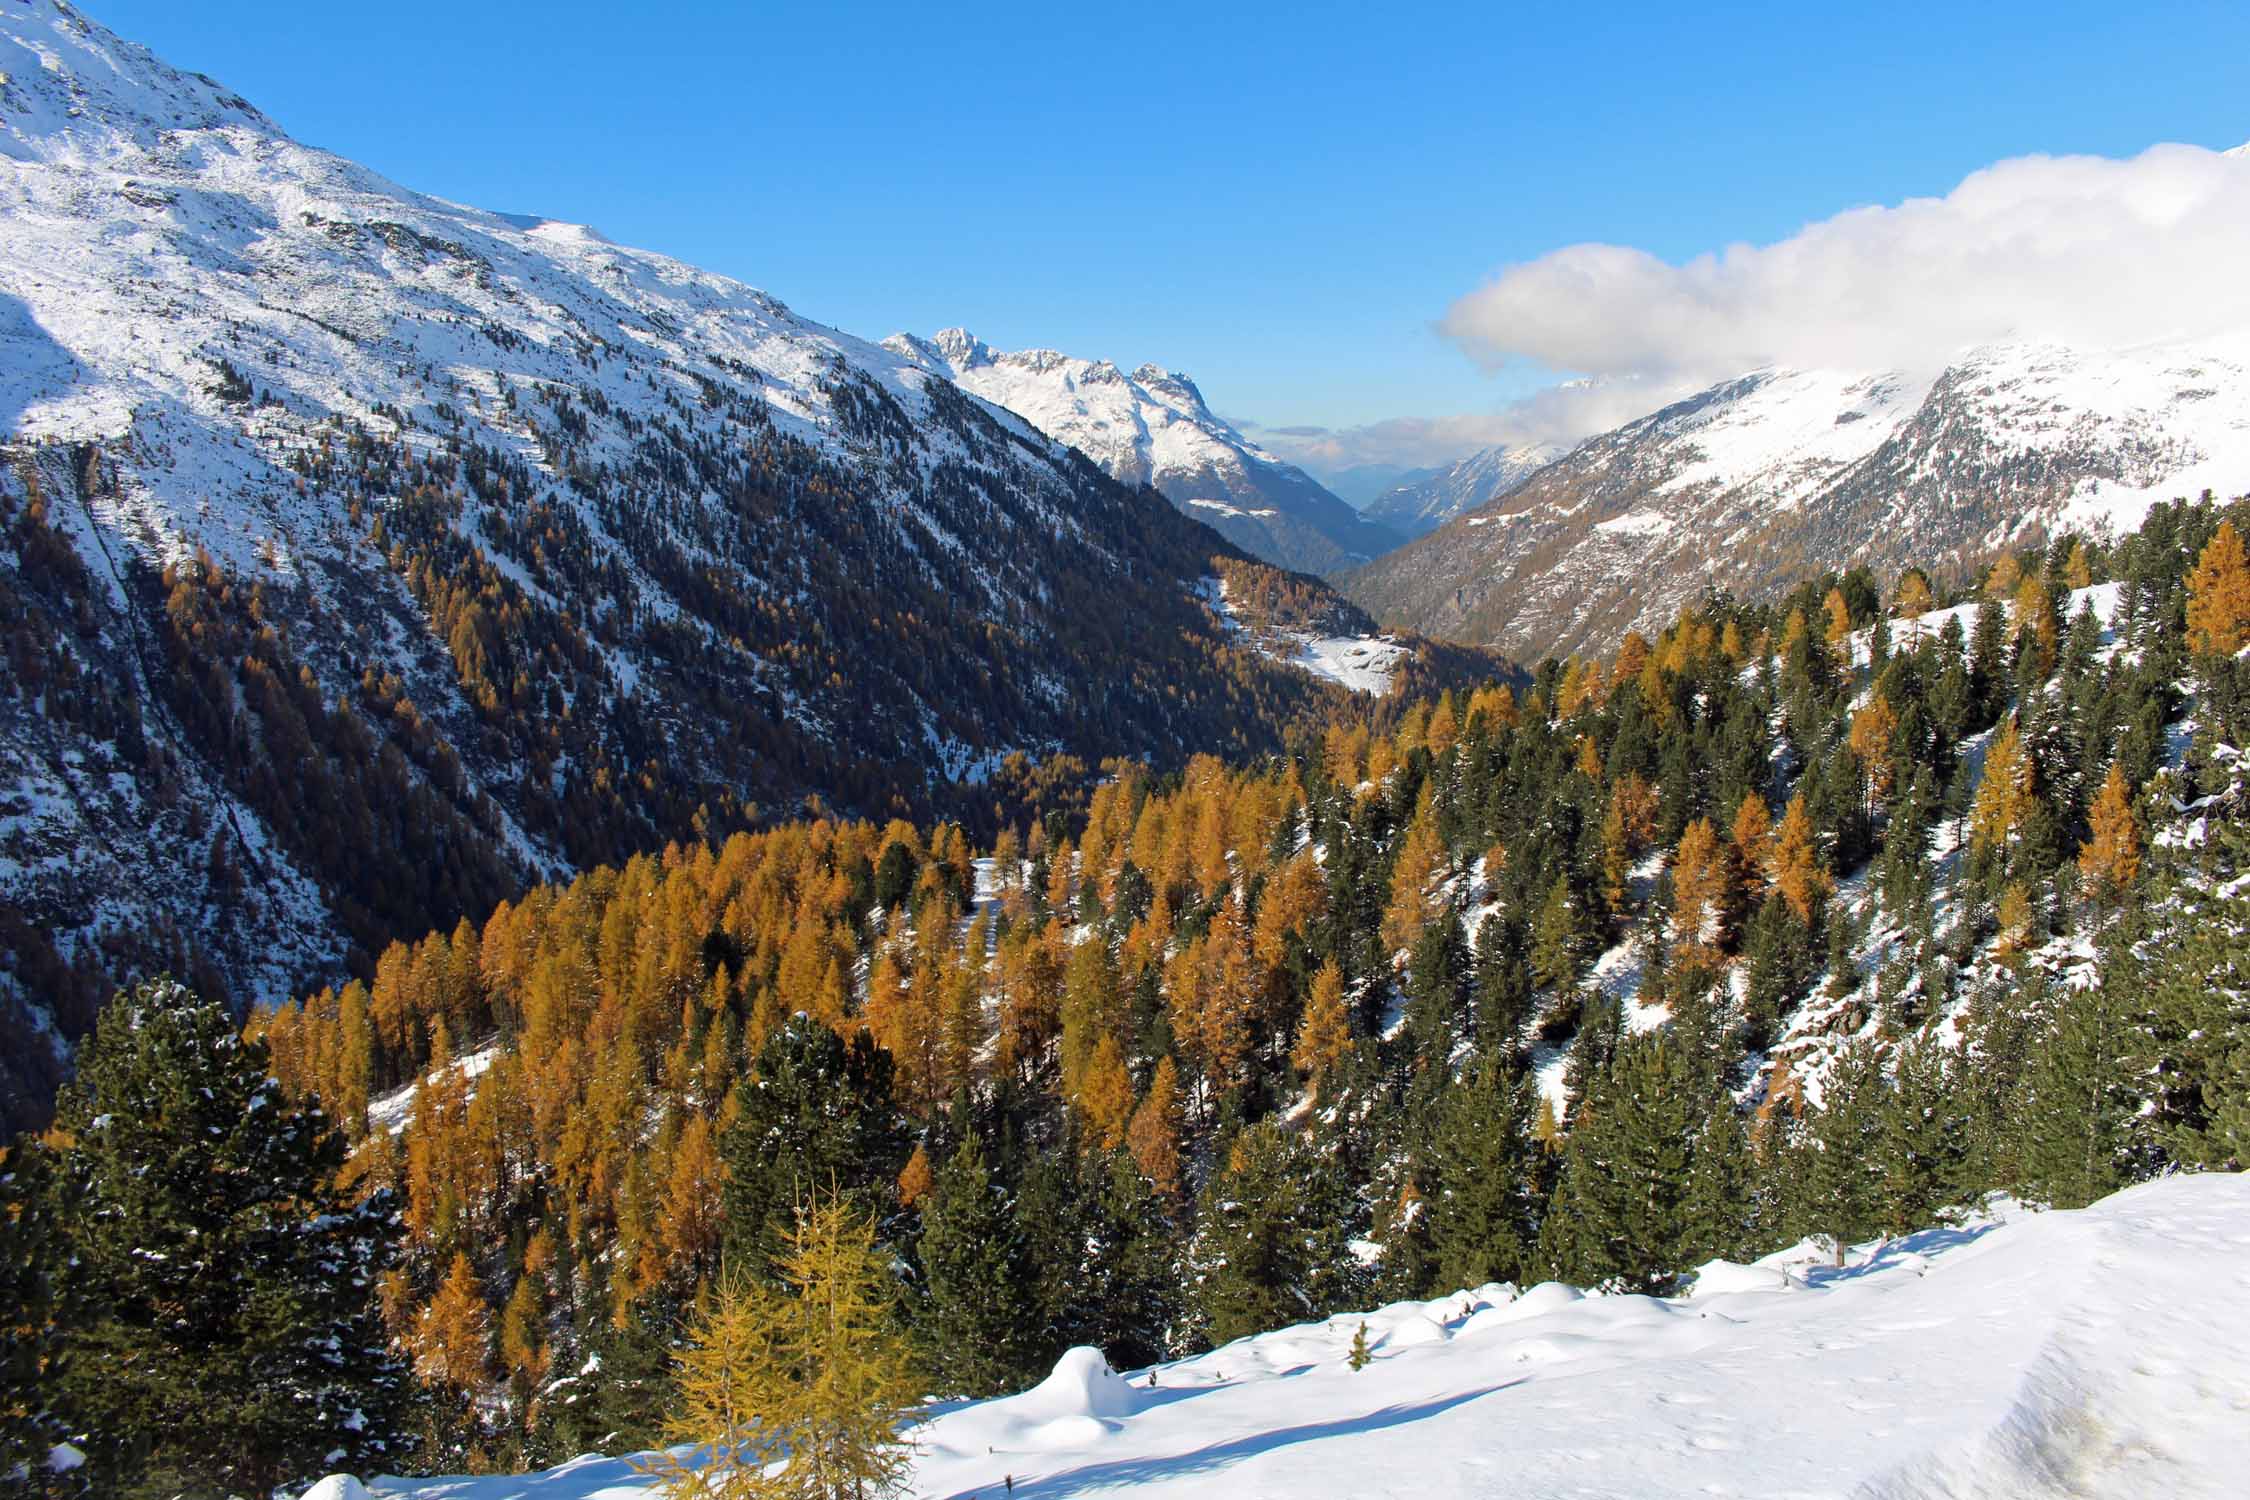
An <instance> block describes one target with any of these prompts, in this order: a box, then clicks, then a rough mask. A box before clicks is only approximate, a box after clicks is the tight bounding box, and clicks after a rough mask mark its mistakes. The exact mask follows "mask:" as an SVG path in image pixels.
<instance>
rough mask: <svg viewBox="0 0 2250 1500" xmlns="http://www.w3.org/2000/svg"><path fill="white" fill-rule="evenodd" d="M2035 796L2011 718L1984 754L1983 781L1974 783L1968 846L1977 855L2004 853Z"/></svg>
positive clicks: (2029, 769)
mask: <svg viewBox="0 0 2250 1500" xmlns="http://www.w3.org/2000/svg"><path fill="white" fill-rule="evenodd" d="M2037 795H2038V786H2037V782H2036V779H2035V776H2034V773H2033V767H2032V763H2031V756H2030V754H2029V753H2028V752H2026V751H2025V749H2024V747H2023V734H2022V731H2021V730H2020V729H2019V728H2018V727H2017V724H2016V720H2015V719H2014V718H2012V717H2011V718H2010V719H2009V720H2008V722H2007V723H2005V724H2003V725H2001V726H2000V732H1999V733H1998V734H1996V735H1994V736H1993V739H1992V748H1991V749H1989V750H1987V751H1986V752H1985V757H1984V777H1983V779H1982V780H1980V781H1979V782H1978V783H1977V796H1976V802H1975V803H1974V804H1973V805H1972V806H1971V808H1970V810H1969V843H1970V846H1971V847H1972V848H1975V849H1977V850H1979V851H1980V852H1981V851H1986V850H1992V849H2005V848H2006V847H2007V845H2008V842H2009V841H2010V840H2011V839H2013V838H2014V837H2015V834H2016V831H2017V830H2018V829H2020V828H2022V827H2023V822H2024V819H2025V818H2026V817H2028V816H2030V813H2031V807H2032V803H2033V800H2034V799H2035V798H2036V797H2037Z"/></svg>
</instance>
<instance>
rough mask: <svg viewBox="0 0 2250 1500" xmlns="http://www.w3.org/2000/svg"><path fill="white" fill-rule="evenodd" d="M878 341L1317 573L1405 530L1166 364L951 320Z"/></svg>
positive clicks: (1393, 541)
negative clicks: (1008, 345) (992, 338)
mask: <svg viewBox="0 0 2250 1500" xmlns="http://www.w3.org/2000/svg"><path fill="white" fill-rule="evenodd" d="M883 347H884V348H886V349H888V350H890V351H891V352H892V353H893V354H896V355H899V356H901V357H902V358H905V359H909V360H912V361H914V362H916V363H917V364H920V365H921V366H923V367H924V368H926V369H929V370H932V371H934V372H936V373H938V374H941V375H944V376H946V377H947V378H948V379H950V380H952V381H953V383H954V384H956V385H958V386H960V387H961V388H962V389H963V390H965V391H969V392H972V393H974V394H975V395H979V396H982V397H983V398H984V399H985V400H987V401H990V402H993V403H994V404H996V405H999V406H1004V407H1006V408H1007V409H1008V410H1010V411H1012V412H1014V413H1015V414H1016V415H1017V416H1019V417H1022V418H1023V419H1024V420H1025V421H1027V422H1029V423H1031V424H1032V426H1034V427H1036V428H1038V429H1039V430H1040V431H1041V432H1044V433H1046V434H1047V435H1048V436H1049V437H1051V438H1055V439H1057V440H1059V441H1061V442H1065V443H1068V444H1070V445H1071V446H1072V447H1074V448H1076V449H1077V450H1078V451H1079V452H1081V453H1083V454H1085V455H1086V456H1087V457H1088V458H1091V459H1092V460H1093V461H1094V462H1095V463H1097V464H1100V465H1101V466H1102V467H1103V468H1104V469H1106V470H1108V471H1109V473H1110V474H1111V475H1112V476H1113V477H1115V478H1117V479H1120V480H1123V481H1124V482H1125V483H1127V484H1147V485H1153V486H1155V487H1156V489H1157V490H1159V491H1160V492H1162V493H1163V494H1164V495H1165V496H1166V497H1167V498H1168V499H1170V500H1171V501H1172V502H1173V503H1174V504H1175V505H1177V506H1179V507H1180V508H1181V509H1182V510H1184V511H1186V512H1187V513H1188V514H1189V515H1191V516H1194V517H1195V518H1196V519H1197V520H1199V521H1203V522H1206V523H1207V524H1209V525H1210V526H1211V527H1212V528H1213V529H1214V530H1216V531H1218V532H1219V533H1221V534H1222V535H1224V536H1225V537H1226V538H1227V540H1229V541H1231V542H1233V543H1234V544H1235V545H1236V546H1238V547H1241V548H1242V549H1243V550H1244V551H1246V552H1250V553H1254V554H1255V555H1257V556H1259V557H1262V558H1264V559H1265V560H1266V561H1268V562H1271V563H1278V564H1279V565H1281V566H1282V567H1285V568H1294V569H1297V570H1299V571H1301V572H1308V573H1322V572H1327V571H1330V570H1331V569H1335V568H1340V567H1346V566H1349V565H1351V564H1353V563H1360V562H1365V561H1367V560H1368V559H1370V558H1372V557H1375V556H1377V555H1379V554H1381V553H1383V552H1387V551H1389V550H1390V549H1391V548H1392V547H1395V546H1397V545H1398V544H1399V543H1400V542H1401V541H1404V540H1405V534H1404V533H1402V532H1399V531H1396V530H1393V529H1391V528H1390V527H1388V526H1384V525H1379V524H1376V521H1377V520H1379V519H1380V518H1375V519H1374V520H1371V519H1368V518H1363V517H1362V516H1361V514H1360V513H1359V512H1358V511H1356V510H1354V509H1353V508H1352V507H1351V506H1350V505H1347V504H1346V503H1345V502H1344V501H1342V500H1340V499H1338V498H1337V497H1336V496H1334V495H1332V494H1330V493H1329V492H1328V491H1327V490H1326V489H1324V488H1322V487H1321V485H1320V482H1319V481H1318V480H1316V479H1314V478H1313V477H1312V476H1311V475H1310V474H1307V473H1306V472H1305V471H1304V470H1302V469H1300V468H1297V467H1296V466H1295V465H1293V464H1290V463H1288V462H1285V461H1284V460H1283V459H1281V458H1279V457H1277V456H1276V455H1274V454H1272V453H1270V452H1268V451H1266V450H1265V449H1264V448H1261V447H1259V446H1258V445H1257V444H1256V443H1254V442H1252V441H1251V440H1250V439H1249V438H1247V437H1245V436H1243V435H1242V433H1240V432H1238V431H1237V430H1235V428H1234V427H1232V426H1231V425H1229V424H1228V423H1226V422H1224V421H1222V420H1220V418H1219V417H1217V416H1216V415H1214V414H1213V413H1212V411H1211V408H1210V407H1209V406H1207V405H1205V404H1204V401H1203V393H1202V392H1201V391H1199V390H1197V389H1196V388H1195V382H1193V381H1191V380H1189V379H1188V378H1187V377H1186V376H1185V375H1182V374H1179V373H1178V372H1177V371H1173V370H1166V369H1162V368H1159V367H1158V366H1156V365H1142V366H1141V367H1140V368H1139V369H1137V370H1135V371H1133V372H1132V373H1131V374H1130V375H1128V374H1126V373H1125V372H1124V371H1123V370H1120V369H1119V368H1118V367H1117V366H1116V365H1114V364H1111V363H1110V362H1109V361H1108V360H1106V359H1077V358H1074V357H1072V356H1070V355H1067V354H1062V353H1058V352H1057V351H1055V350H1053V349H1023V350H1019V351H1016V352H1014V353H1006V352H1002V351H999V350H995V349H993V348H991V347H990V346H989V345H987V344H986V343H985V342H984V341H983V340H981V339H979V338H977V337H976V336H975V335H973V334H971V333H969V332H968V331H967V330H966V329H961V328H948V329H945V330H943V331H942V332H940V333H938V334H937V335H936V336H935V337H932V338H927V339H924V338H916V337H914V336H913V335H911V334H903V333H902V334H894V335H892V336H891V337H890V338H888V339H885V340H884V341H883Z"/></svg>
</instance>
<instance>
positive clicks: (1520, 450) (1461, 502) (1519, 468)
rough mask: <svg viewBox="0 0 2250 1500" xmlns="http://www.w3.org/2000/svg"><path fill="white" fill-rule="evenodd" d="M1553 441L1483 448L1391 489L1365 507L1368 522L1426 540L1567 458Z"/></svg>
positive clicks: (1563, 450)
mask: <svg viewBox="0 0 2250 1500" xmlns="http://www.w3.org/2000/svg"><path fill="white" fill-rule="evenodd" d="M1565 451H1566V450H1565V449H1562V448H1560V447H1557V446H1555V445H1554V444H1552V443H1515V444H1502V445H1500V446H1498V447H1494V448H1485V449H1482V450H1480V451H1478V452H1476V453H1472V454H1470V455H1469V456H1468V457H1467V458H1464V459H1462V460H1460V461H1459V462H1458V463H1455V464H1453V465H1451V466H1450V467H1447V468H1444V469H1440V470H1439V471H1437V472H1436V473H1434V474H1425V475H1421V476H1419V477H1417V478H1414V479H1410V480H1408V481H1406V482H1405V483H1403V484H1398V485H1394V486H1392V487H1391V488H1390V489H1387V490H1385V491H1384V492H1383V493H1382V494H1380V495H1378V496H1376V497H1375V498H1374V499H1373V500H1372V501H1370V502H1369V503H1368V506H1367V518H1368V519H1369V520H1371V521H1380V522H1382V523H1383V524H1384V525H1386V526H1389V527H1390V528H1392V529H1393V530H1394V531H1398V532H1401V533H1403V534H1405V535H1407V536H1409V537H1420V536H1427V535H1428V534H1429V533H1431V532H1433V531H1435V530H1437V529H1438V528H1439V527H1440V526H1443V525H1444V524H1445V523H1446V522H1448V521H1450V520H1452V519H1453V518H1454V517H1455V516H1457V515H1460V514H1461V513H1462V512H1463V511H1468V510H1474V509H1476V508H1477V507H1478V506H1480V505H1489V504H1490V503H1491V502H1493V501H1494V500H1497V499H1499V498H1500V497H1501V496H1503V495H1506V494H1509V493H1510V492H1512V491H1514V490H1516V489H1518V488H1520V487H1521V486H1522V485H1523V483H1524V482H1525V481H1526V480H1528V479H1530V478H1531V476H1532V475H1534V474H1536V473H1538V472H1539V471H1540V470H1541V469H1543V468H1545V467H1546V466H1547V465H1549V464H1551V463H1553V462H1554V461H1555V460H1556V459H1558V458H1560V457H1562V456H1563V454H1564V452H1565Z"/></svg>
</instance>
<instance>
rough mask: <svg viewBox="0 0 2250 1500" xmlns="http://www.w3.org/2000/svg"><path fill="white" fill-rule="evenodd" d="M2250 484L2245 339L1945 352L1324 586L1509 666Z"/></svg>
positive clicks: (1665, 444) (1579, 481) (1690, 415)
mask: <svg viewBox="0 0 2250 1500" xmlns="http://www.w3.org/2000/svg"><path fill="white" fill-rule="evenodd" d="M2206 489H2209V490H2212V491H2215V492H2217V493H2219V494H2221V495H2233V494H2240V493H2242V492H2243V491H2244V490H2245V489H2250V332H2245V331H2243V330H2216V331H2214V332H2213V334H2212V335H2211V336H2210V337H2208V338H2203V339H2198V340H2195V341H2193V342H2188V343H2176V344H2161V345H2151V346H2147V347H2143V348H2139V349H2132V350H2126V351H2092V350H2081V349H2071V348H2064V347H2059V346H2057V345H2053V344H2042V343H2013V344H1996V345H1988V346H1983V347H1979V348H1975V349H1971V350H1967V351H1964V352H1963V353H1962V354H1960V355H1959V356H1958V357H1957V358H1955V359H1954V360H1953V361H1952V362H1951V363H1950V364H1949V365H1948V366H1947V367H1946V368H1945V369H1944V370H1942V371H1941V372H1939V373H1937V374H1936V375H1934V376H1913V375H1907V374H1901V373H1895V372H1894V373H1872V374H1870V373H1865V372H1858V373H1840V372H1835V371H1821V370H1781V369H1774V370H1762V371H1758V372H1756V373H1753V374H1749V375H1745V376H1743V377H1741V378H1740V379H1737V380H1731V381H1727V382H1725V383H1722V384H1720V385H1716V386H1713V387H1711V388H1710V389H1708V390H1706V391H1703V392H1701V393H1700V394H1698V395H1696V396H1694V397H1691V398H1690V399H1688V400H1685V401H1682V402H1679V403H1677V404H1675V405H1672V406H1668V407H1666V408H1664V409H1663V410H1662V411H1658V412H1655V413H1652V414H1651V415H1649V416H1646V417H1642V418H1640V419H1639V420H1637V421H1634V422H1629V423H1627V424H1626V425H1625V426H1623V427H1620V428H1618V429H1616V430H1615V431H1613V432H1609V433H1606V434H1604V435H1602V436H1600V437H1595V438H1591V439H1589V440H1587V441H1586V442H1584V443H1582V444H1581V445H1579V446H1578V447H1577V448H1576V449H1574V450H1572V451H1571V452H1570V453H1569V454H1568V455H1567V456H1565V457H1563V458H1560V459H1558V460H1557V461H1555V462H1553V463H1551V464H1549V465H1547V466H1546V467H1544V468H1543V469H1541V470H1539V471H1538V472H1537V473H1536V474H1534V475H1532V476H1531V477H1530V478H1528V479H1527V480H1525V481H1524V482H1523V483H1522V484H1521V485H1520V486H1519V487H1517V488H1516V489H1514V490H1513V491H1512V492H1510V493H1507V494H1505V495H1503V496H1501V497H1500V498H1498V499H1496V500H1494V501H1492V502H1490V503H1488V504H1485V505H1483V506H1481V507H1479V508H1478V509H1476V510H1473V511H1471V512H1469V513H1467V514H1465V515H1462V516H1460V517H1458V518H1456V519H1455V520H1453V521H1451V522H1449V523H1448V524H1447V525H1446V526H1445V527H1444V528H1443V529H1441V530H1439V531H1437V532H1435V533H1433V534H1432V535H1430V536H1427V537H1424V538H1422V539H1421V540H1420V541H1417V542H1415V543H1413V544H1412V545H1410V546H1407V547H1404V548H1401V549H1400V550H1399V551H1397V552H1395V553H1393V554H1391V555H1390V556H1388V557H1385V558H1383V559H1380V560H1379V561H1377V562H1376V563H1375V564H1373V565H1372V566H1370V567H1367V568H1364V569H1361V570H1359V571H1358V572H1357V573H1355V574H1353V575H1351V576H1350V577H1349V579H1348V580H1347V581H1346V591H1347V592H1348V593H1349V594H1350V595H1351V596H1352V598H1354V599H1355V600H1356V601H1358V602H1359V603H1360V604H1362V605H1364V606H1365V607H1366V608H1367V609H1368V610H1369V611H1370V612H1371V613H1372V614H1374V615H1375V616H1376V617H1377V618H1379V619H1381V620H1383V621H1385V622H1386V623H1395V624H1404V625H1408V626H1412V627H1413V628H1415V629H1418V630H1422V631H1425V632H1428V633H1430V634H1433V635H1441V636H1447V637H1451V638H1453V639H1456V640H1462V641H1472V642H1477V643H1480V644H1491V645H1494V646H1497V647H1499V648H1501V649H1503V650H1505V651H1507V652H1509V653H1510V654H1512V655H1516V656H1518V657H1520V658H1522V659H1526V660H1535V659H1537V658H1538V657H1540V656H1541V655H1544V654H1546V653H1548V652H1557V653H1563V652H1569V651H1574V650H1591V651H1606V650H1608V649H1610V648H1612V647H1614V645H1615V644H1616V642H1617V640H1618V638H1619V637H1620V636H1621V635H1622V634H1623V632H1624V631H1625V630H1626V629H1628V628H1639V629H1642V630H1644V631H1650V632H1652V633H1653V629H1654V628H1655V627H1657V626H1660V625H1661V624H1663V623H1665V622H1667V621H1669V620H1670V619H1671V618H1672V617H1673V615H1674V614H1675V613H1676V612H1677V611H1678V609H1679V606H1680V605H1681V603H1682V602H1684V601H1685V600H1687V599H1689V598H1691V597H1693V596H1695V595H1697V594H1699V593H1700V592H1701V591H1702V590H1703V589H1704V587H1705V586H1706V584H1709V585H1713V586H1716V587H1719V588H1723V589H1729V590H1733V591H1735V592H1737V593H1750V592H1761V593H1762V592H1772V591H1776V590H1778V589H1780V588H1782V587H1785V586H1787V585H1789V584H1792V583H1794V582H1796V581H1798V580H1800V579H1802V578H1804V577H1806V576H1808V575H1810V574H1813V573H1817V572H1819V571H1821V570H1822V569H1825V568H1831V567H1844V566H1849V565H1852V564H1857V563H1865V564H1868V565H1870V566H1872V567H1874V568H1876V569H1877V570H1878V571H1879V572H1880V571H1885V570H1889V569H1892V568H1895V567H1898V566H1900V565H1903V564H1905V563H1907V562H1910V561H1911V562H1918V563H1923V564H1940V563H1943V562H1945V561H1947V560H1948V559H1952V558H1963V559H1968V558H1975V557H1977V556H1980V555H1982V554H1984V553H1987V552H1989V551H1991V550H1994V549H1997V548H2000V547H2003V546H2008V545H2015V544H2020V543H2022V542H2024V541H2027V540H2029V539H2031V538H2034V537H2037V536H2040V535H2055V534H2060V533H2062V532H2066V531H2072V530H2077V531H2083V532H2090V533H2091V532H2115V531H2117V530H2119V529H2130V528H2131V527H2134V526H2136V525H2138V524H2139V522H2140V520H2141V518H2142V517H2143V515H2145V514H2146V512H2147V510H2148V507H2149V506H2150V505H2151V504H2153V503H2154V502H2156V501H2159V500H2164V499H2171V498H2175V497H2180V496H2186V497H2190V498H2192V497H2194V496H2196V495H2198V494H2200V493H2201V492H2202V491H2204V490H2206Z"/></svg>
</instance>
